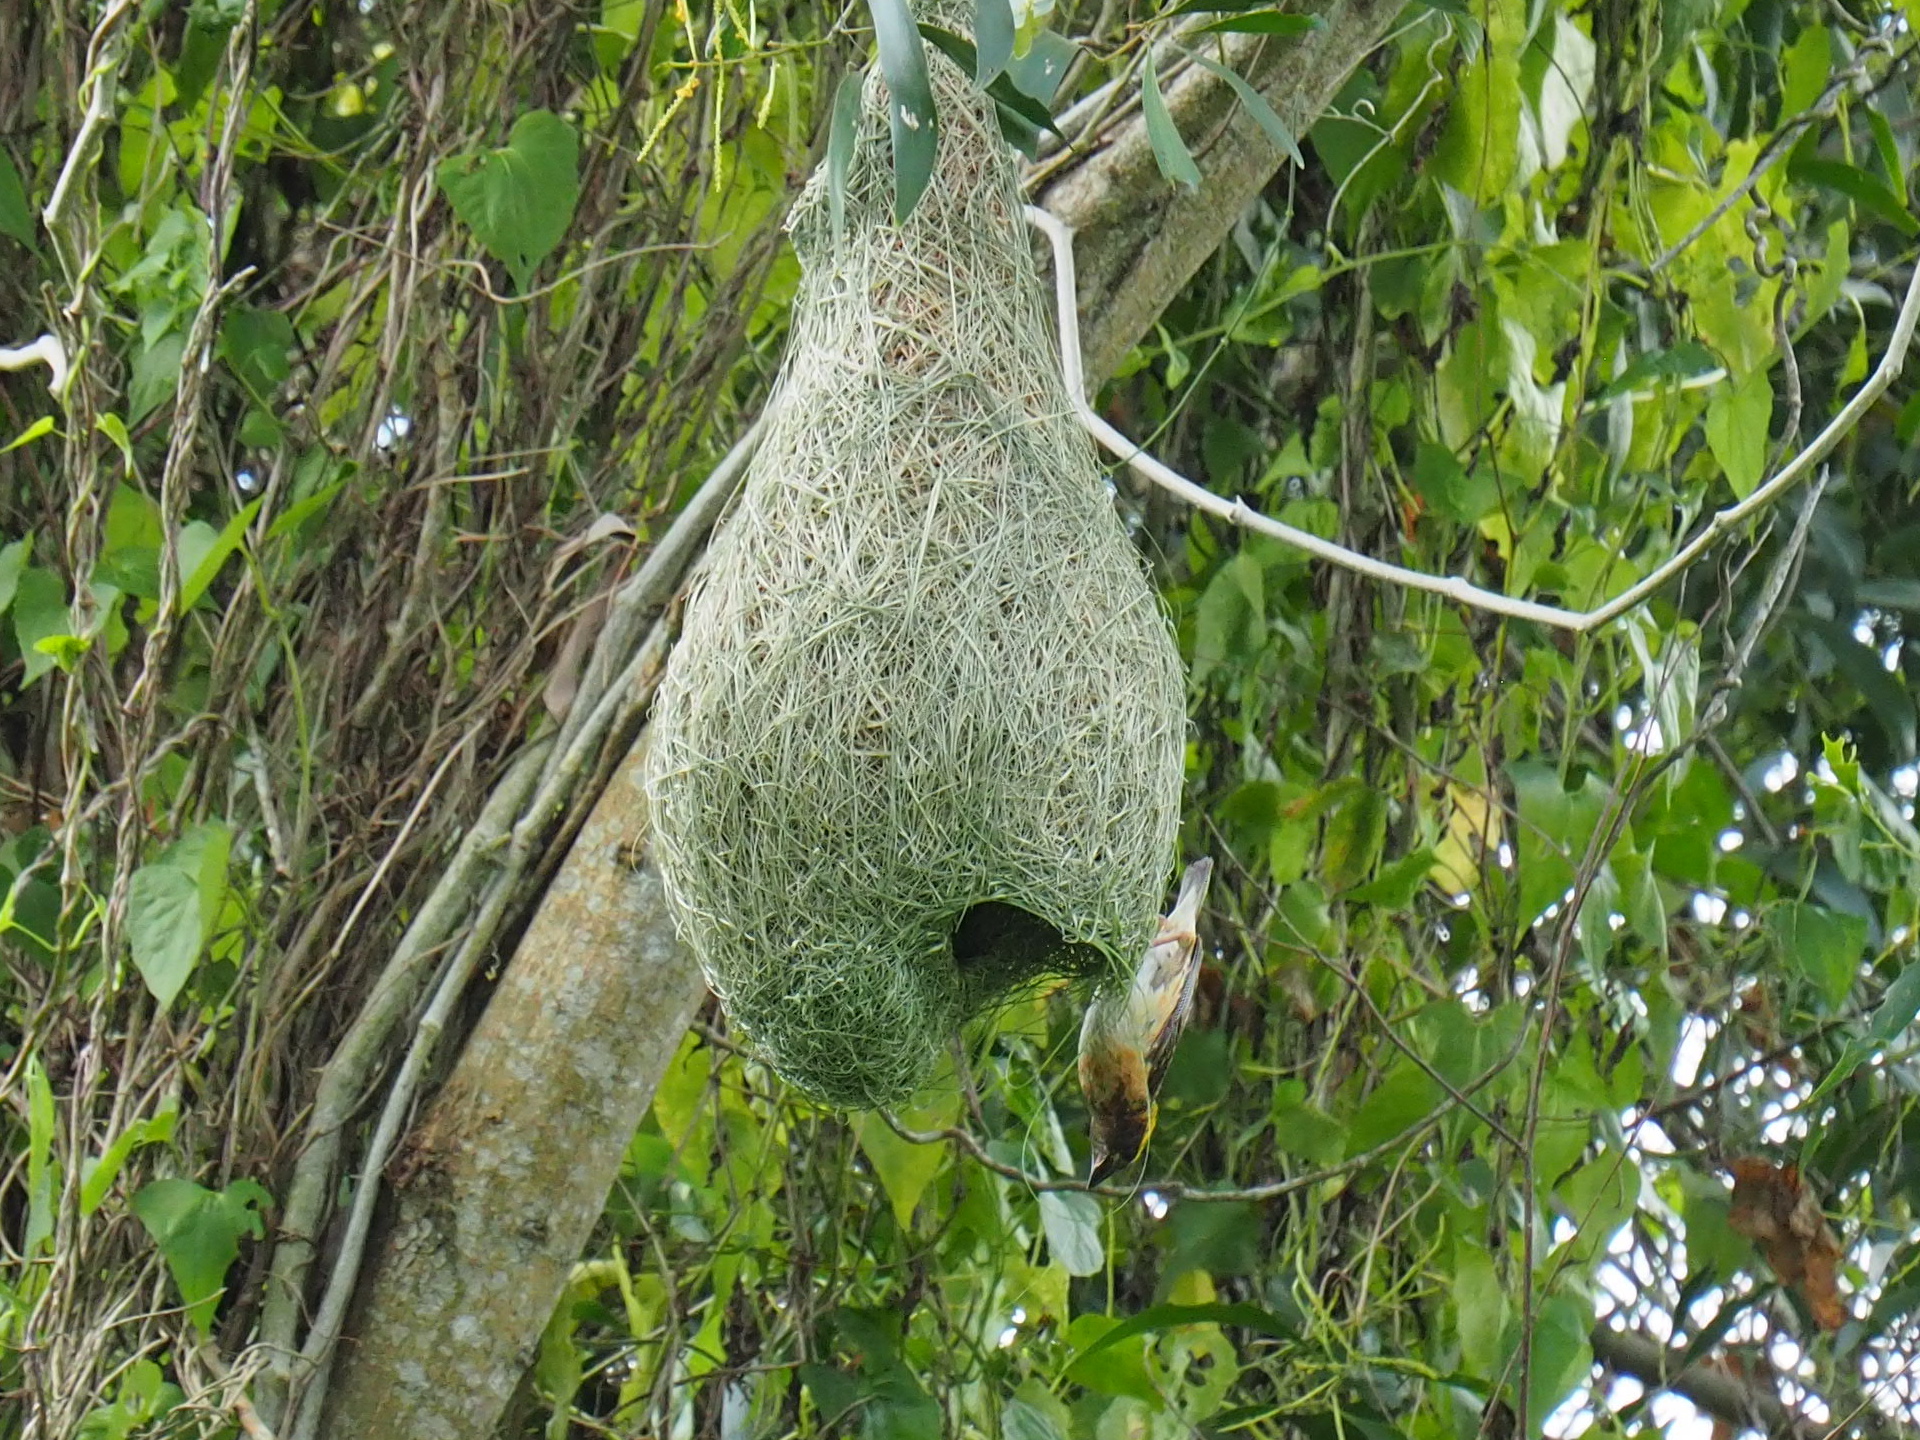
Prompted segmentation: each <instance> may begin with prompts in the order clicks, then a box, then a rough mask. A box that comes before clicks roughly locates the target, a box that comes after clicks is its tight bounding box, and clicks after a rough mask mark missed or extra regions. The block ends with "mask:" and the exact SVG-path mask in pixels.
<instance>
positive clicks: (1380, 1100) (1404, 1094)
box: [1347, 1060, 1446, 1156]
mask: <svg viewBox="0 0 1920 1440" xmlns="http://www.w3.org/2000/svg"><path fill="white" fill-rule="evenodd" d="M1445 1098H1446V1092H1444V1091H1443V1090H1442V1089H1441V1088H1440V1085H1439V1082H1437V1081H1436V1080H1435V1079H1434V1078H1433V1077H1432V1076H1431V1075H1429V1074H1427V1072H1426V1071H1425V1070H1422V1069H1421V1068H1420V1067H1419V1066H1418V1065H1415V1064H1414V1063H1413V1061H1411V1060H1402V1061H1400V1063H1399V1064H1397V1065H1395V1066H1394V1067H1393V1069H1391V1070H1390V1071H1388V1072H1387V1077H1386V1079H1384V1080H1382V1081H1381V1082H1380V1083H1379V1084H1378V1085H1376V1086H1375V1087H1374V1090H1373V1093H1372V1094H1371V1095H1369V1096H1367V1098H1366V1099H1365V1100H1364V1101H1363V1102H1362V1103H1361V1105H1360V1108H1359V1109H1358V1110H1357V1111H1355V1112H1354V1116H1353V1121H1352V1124H1351V1125H1350V1126H1349V1127H1348V1130H1347V1154H1348V1155H1349V1156H1353V1155H1363V1154H1365V1153H1366V1152H1367V1151H1369V1150H1371V1149H1373V1147H1374V1146H1376V1145H1383V1144H1385V1143H1386V1142H1387V1141H1389V1140H1391V1139H1393V1138H1394V1137H1395V1136H1397V1135H1403V1134H1405V1133H1406V1132H1407V1131H1408V1130H1410V1129H1412V1128H1413V1127H1414V1126H1415V1125H1418V1124H1419V1123H1420V1122H1421V1121H1422V1120H1425V1119H1428V1118H1430V1117H1431V1116H1432V1115H1434V1114H1435V1112H1436V1111H1437V1109H1438V1107H1439V1105H1440V1102H1441V1101H1442V1100H1443V1099H1445Z"/></svg>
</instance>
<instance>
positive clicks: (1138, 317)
mask: <svg viewBox="0 0 1920 1440" xmlns="http://www.w3.org/2000/svg"><path fill="white" fill-rule="evenodd" d="M1302 8H1303V10H1307V11H1313V10H1318V11H1321V12H1323V13H1322V15H1321V18H1322V19H1323V20H1324V21H1325V22H1326V24H1325V28H1324V29H1321V30H1316V31H1314V32H1312V33H1310V34H1308V35H1304V36H1302V37H1300V38H1299V39H1298V40H1297V41H1293V42H1290V43H1281V42H1277V41H1274V40H1270V39H1268V40H1263V39H1261V38H1260V37H1256V36H1244V35H1242V36H1235V37H1233V43H1231V44H1230V45H1229V46H1228V47H1227V53H1226V56H1225V59H1226V62H1227V64H1228V65H1229V66H1230V67H1231V68H1233V69H1235V70H1237V71H1238V72H1239V73H1240V74H1242V75H1244V76H1245V77H1247V79H1248V80H1249V81H1250V82H1251V83H1252V84H1253V85H1254V86H1255V87H1256V88H1257V89H1258V90H1259V91H1260V92H1261V93H1262V94H1263V95H1264V96H1265V97H1266V98H1267V100H1268V102H1269V103H1270V104H1272V106H1273V108H1274V110H1275V111H1276V112H1277V113H1278V114H1279V116H1280V118H1281V119H1282V120H1284V121H1285V122H1286V123H1287V126H1288V128H1289V129H1291V130H1292V131H1293V133H1294V134H1295V135H1296V136H1301V137H1304V136H1305V135H1306V132H1307V130H1308V129H1309V127H1311V126H1312V124H1313V122H1314V121H1315V120H1316V119H1318V118H1319V116H1320V115H1321V114H1323V113H1324V112H1325V110H1326V108H1327V106H1328V105H1329V104H1331V103H1332V101H1333V97H1334V96H1335V94H1337V93H1338V92H1339V89H1340V87H1341V86H1342V85H1344V84H1346V81H1347V76H1349V75H1350V74H1352V73H1353V70H1354V68H1355V67H1356V66H1358V65H1359V63H1360V62H1361V61H1362V60H1363V59H1365V58H1366V56H1367V55H1368V54H1369V53H1370V52H1371V51H1372V50H1373V48H1374V47H1375V46H1376V45H1378V44H1379V43H1380V39H1381V37H1382V36H1383V35H1385V34H1386V31H1387V27H1388V26H1389V25H1390V24H1392V23H1393V20H1394V17H1395V16H1397V15H1398V14H1399V13H1400V12H1401V10H1402V9H1403V8H1404V6H1403V5H1401V4H1400V3H1398V0H1337V3H1331V4H1323V5H1316V6H1307V7H1302ZM1166 99H1167V112H1168V113H1169V114H1170V115H1171V116H1172V117H1173V121H1174V124H1175V125H1176V126H1177V127H1178V128H1179V130H1180V134H1181V136H1182V137H1183V138H1184V139H1185V140H1186V142H1187V144H1188V146H1189V148H1190V149H1192V150H1193V152H1194V160H1195V163H1196V164H1197V165H1198V166H1199V168H1200V174H1201V184H1200V187H1199V188H1198V189H1195V190H1189V189H1187V188H1186V187H1185V186H1181V185H1175V184H1172V183H1171V182H1169V181H1168V180H1166V179H1164V178H1163V177H1162V176H1161V174H1160V170H1159V167H1158V165H1157V164H1156V163H1155V161H1154V158H1153V146H1152V144H1151V142H1150V141H1149V140H1148V138H1147V127H1146V123H1145V121H1144V120H1142V119H1140V118H1139V117H1138V116H1137V115H1136V116H1135V117H1134V118H1133V119H1132V120H1130V121H1129V122H1128V123H1126V124H1124V125H1121V126H1118V127H1115V128H1113V129H1112V131H1111V133H1109V134H1108V135H1106V136H1105V138H1104V139H1103V140H1101V141H1099V142H1098V143H1097V148H1095V149H1094V150H1093V152H1092V153H1091V154H1090V155H1089V156H1088V158H1087V159H1086V160H1084V161H1082V162H1080V163H1078V164H1076V165H1074V166H1072V167H1071V168H1070V169H1067V170H1064V171H1062V172H1060V173H1059V174H1057V175H1055V176H1054V177H1053V178H1051V179H1050V180H1049V181H1048V182H1047V183H1046V184H1045V185H1044V186H1043V187H1042V188H1041V190H1040V192H1039V195H1038V197H1037V203H1038V204H1039V205H1041V206H1042V207H1043V208H1045V209H1047V210H1050V211H1051V212H1053V214H1055V215H1057V216H1059V217H1060V218H1061V219H1062V220H1064V221H1066V222H1067V224H1069V225H1071V226H1072V227H1073V228H1074V230H1075V231H1076V232H1078V236H1079V239H1078V243H1077V244H1076V245H1075V247H1074V263H1075V268H1076V269H1077V270H1078V272H1079V279H1080V297H1079V298H1080V331H1081V346H1082V352H1083V354H1084V356H1085V359H1086V366H1087V374H1088V376H1089V377H1090V378H1095V379H1097V378H1099V377H1104V376H1107V375H1111V374H1112V373H1113V372H1114V370H1115V369H1116V368H1117V367H1118V366H1119V364H1120V362H1121V360H1122V359H1124V358H1125V357H1126V354H1127V352H1128V351H1129V350H1131V349H1132V348H1133V347H1134V346H1135V345H1136V344H1138V343H1139V341H1140V337H1141V336H1143V335H1145V334H1146V333H1147V331H1148V330H1149V329H1150V328H1151V327H1152V326H1153V324H1154V322H1155V321H1156V320H1157V319H1159V317H1160V313H1161V312H1162V311H1163V310H1165V309H1166V308H1167V305H1168V304H1169V303H1170V302H1171V301H1172V299H1173V297H1174V296H1175V295H1177V294H1178V293H1179V292H1180V290H1181V288H1182V287H1183V286H1185V285H1186V283H1187V281H1188V280H1190V279H1191V278H1192V277H1193V274H1194V272H1195V271H1197V270H1198V269H1199V268H1200V266H1201V265H1202V264H1204V263H1205V261H1206V259H1207V257H1208V256H1210V255H1212V254H1213V252H1214V251H1215V250H1217V249H1219V248H1220V242H1221V241H1222V240H1224V239H1226V237H1227V232H1228V231H1229V230H1230V229H1232V228H1233V224H1234V222H1235V221H1237V220H1238V219H1239V218H1240V217H1241V215H1243V214H1244V213H1245V212H1246V208H1247V206H1249V205H1250V204H1252V203H1253V201H1254V198H1255V197H1256V196H1258V195H1259V193H1260V191H1261V190H1262V189H1263V188H1264V187H1265V185H1266V183H1267V182H1268V181H1269V180H1271V179H1272V178H1273V176H1274V174H1275V172H1276V171H1278V170H1279V168H1280V165H1281V163H1282V161H1283V159H1284V158H1285V157H1284V156H1283V155H1282V153H1281V151H1280V149H1279V147H1278V146H1276V145H1275V144H1274V143H1273V141H1272V140H1271V139H1270V138H1268V135H1267V132H1266V131H1265V130H1263V129H1261V128H1260V125H1259V123H1258V122H1257V121H1255V120H1254V119H1253V118H1252V117H1251V116H1250V115H1249V114H1248V113H1247V111H1246V108H1245V107H1244V106H1242V105H1240V104H1239V103H1238V102H1237V101H1236V100H1235V98H1234V95H1233V92H1232V90H1231V89H1230V88H1229V87H1228V86H1227V84H1226V83H1225V82H1224V81H1222V80H1221V79H1220V78H1219V77H1218V76H1216V75H1214V74H1212V73H1211V72H1210V71H1207V70H1204V69H1202V68H1201V67H1200V66H1198V65H1194V66H1190V67H1189V68H1188V69H1187V70H1186V71H1184V72H1183V73H1182V74H1181V75H1180V77H1179V78H1178V79H1177V80H1175V81H1174V82H1173V84H1172V85H1171V86H1169V87H1168V93H1167V97H1166Z"/></svg>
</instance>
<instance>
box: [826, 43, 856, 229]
mask: <svg viewBox="0 0 1920 1440" xmlns="http://www.w3.org/2000/svg"><path fill="white" fill-rule="evenodd" d="M861 84H862V79H861V76H860V73H859V72H858V71H853V72H851V73H849V74H847V75H844V76H842V77H841V80H840V88H839V89H838V90H836V91H835V92H834V95H833V121H832V125H831V128H830V129H829V130H828V132H827V209H828V213H830V214H831V215H832V216H833V234H834V238H835V239H836V240H837V239H839V238H840V236H842V235H843V234H845V233H846V228H847V170H848V168H849V167H850V166H851V165H852V164H853V142H854V139H855V137H856V136H858V134H859V132H860V87H861Z"/></svg>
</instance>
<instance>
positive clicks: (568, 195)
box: [434, 110, 580, 291]
mask: <svg viewBox="0 0 1920 1440" xmlns="http://www.w3.org/2000/svg"><path fill="white" fill-rule="evenodd" d="M579 171H580V140H579V137H578V136H576V135H575V134H574V132H573V127H572V126H571V125H569V124H567V122H566V121H564V120H562V119H561V118H560V117H559V116H557V115H555V114H553V113H552V112H551V111H547V110H533V111H529V112H528V113H527V114H525V115H522V116H521V117H520V118H519V119H518V120H516V121H515V122H514V125H513V130H512V132H511V133H510V134H509V135H508V137H507V144H506V145H505V147H504V148H502V149H499V150H484V151H470V152H468V153H467V154H465V155H454V156H449V157H448V158H447V159H445V160H442V161H441V162H440V167H439V169H438V170H436V171H435V172H434V177H435V179H436V180H437V181H438V182H439V185H440V189H441V190H442V192H444V193H445V195H446V197H447V200H448V201H449V202H450V203H451V204H452V206H453V212H454V214H456V215H458V216H459V217H460V219H461V220H462V221H463V222H464V223H465V224H466V226H467V228H468V229H469V230H471V231H473V233H474V236H475V237H476V238H477V239H478V240H479V241H480V243H481V245H483V246H484V247H486V250H487V253H488V254H490V255H492V256H493V257H494V258H495V259H497V260H499V261H500V262H501V263H502V264H504V265H505V266H506V267H507V270H508V273H510V274H511V275H512V276H513V279H514V284H515V285H517V286H518V287H519V288H520V289H521V290H522V291H524V290H526V289H527V288H528V284H529V282H530V281H531V280H532V278H533V272H534V270H535V268H537V267H538V266H539V264H540V262H541V261H542V260H544V259H546V257H547V256H548V255H550V254H552V253H553V250H554V248H555V247H556V246H558V245H559V243H560V241H561V240H562V239H563V238H564V237H565V235H566V233H567V227H568V226H569V225H571V224H572V223H573V208H574V206H575V205H576V204H577V203H578V202H579V199H580V173H579Z"/></svg>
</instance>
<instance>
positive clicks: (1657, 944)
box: [1613, 846, 1667, 957]
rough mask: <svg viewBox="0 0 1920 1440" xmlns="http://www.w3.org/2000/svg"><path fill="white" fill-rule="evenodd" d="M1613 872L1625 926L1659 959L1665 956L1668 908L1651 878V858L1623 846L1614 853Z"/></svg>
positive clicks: (1652, 876) (1657, 886)
mask: <svg viewBox="0 0 1920 1440" xmlns="http://www.w3.org/2000/svg"><path fill="white" fill-rule="evenodd" d="M1613 868H1614V873H1615V874H1616V875H1618V876H1619V880H1620V905H1621V909H1622V910H1623V911H1624V912H1625V914H1626V917H1627V924H1628V925H1629V926H1630V927H1631V928H1632V930H1633V933H1634V934H1635V935H1637V936H1639V937H1640V939H1641V941H1642V942H1643V943H1645V944H1647V945H1650V946H1652V947H1653V949H1654V950H1655V951H1657V952H1658V953H1659V954H1660V955H1661V956H1662V957H1664V956H1665V955H1666V953H1667V905H1666V901H1665V899H1664V898H1663V897H1662V896H1661V894H1660V885H1659V882H1658V881H1657V880H1655V879H1654V875H1653V857H1652V856H1651V855H1642V854H1640V853H1638V852H1637V851H1633V850H1629V849H1627V848H1626V847H1625V846H1622V847H1621V848H1620V849H1618V850H1616V851H1614V852H1613Z"/></svg>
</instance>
